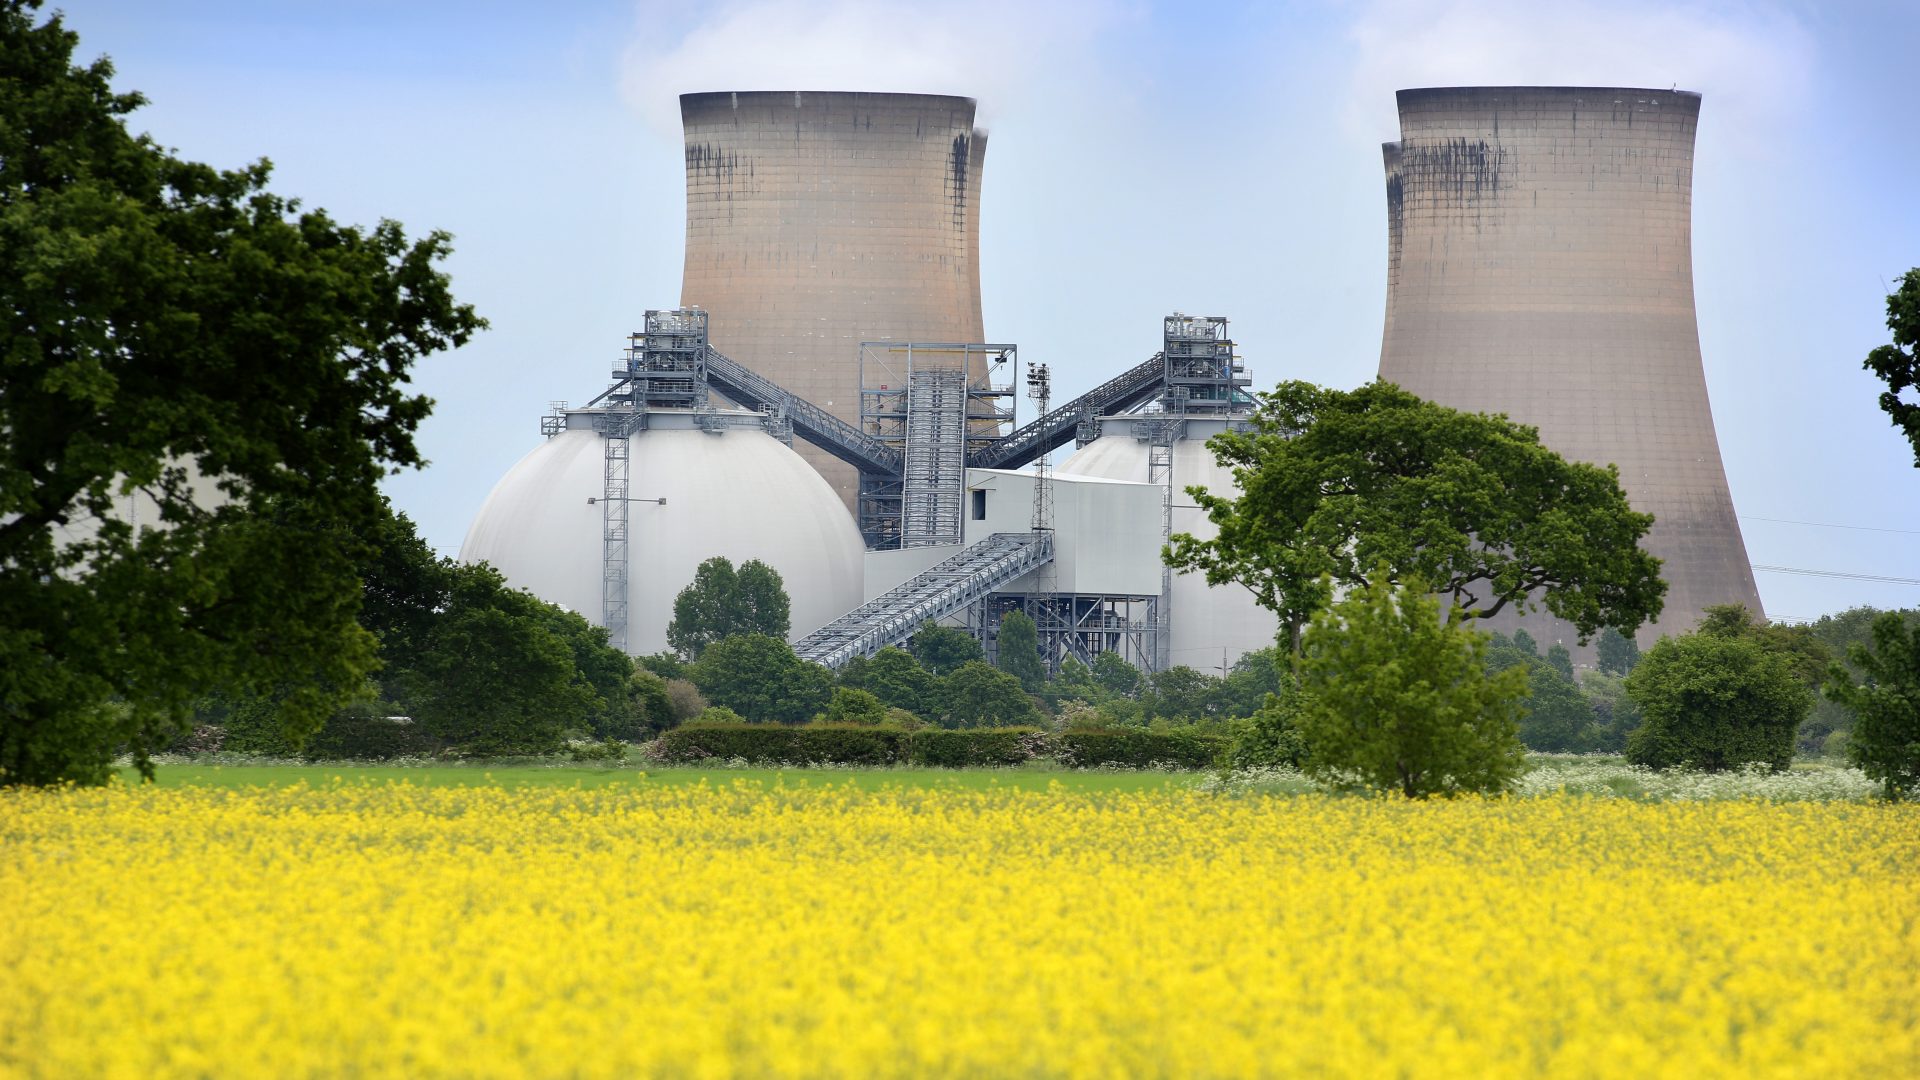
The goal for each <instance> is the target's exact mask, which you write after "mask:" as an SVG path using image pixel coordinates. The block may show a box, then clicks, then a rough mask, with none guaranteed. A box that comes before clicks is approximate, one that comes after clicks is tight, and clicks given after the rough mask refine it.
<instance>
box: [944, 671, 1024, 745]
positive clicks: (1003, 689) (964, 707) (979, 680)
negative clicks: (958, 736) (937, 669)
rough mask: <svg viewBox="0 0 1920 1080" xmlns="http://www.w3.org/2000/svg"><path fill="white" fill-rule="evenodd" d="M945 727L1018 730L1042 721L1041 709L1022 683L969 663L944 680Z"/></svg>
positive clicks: (999, 672)
mask: <svg viewBox="0 0 1920 1080" xmlns="http://www.w3.org/2000/svg"><path fill="white" fill-rule="evenodd" d="M940 683H941V685H940V698H941V703H942V706H943V710H942V713H941V718H940V725H941V726H942V727H953V728H972V727H1018V726H1022V725H1025V724H1036V723H1039V722H1040V710H1039V709H1036V708H1034V705H1033V699H1032V698H1030V697H1028V696H1027V692H1026V691H1025V690H1023V689H1021V688H1020V680H1019V679H1016V678H1014V677H1013V676H1011V675H1009V674H1007V673H1006V672H1004V671H1000V670H997V669H995V668H993V667H991V666H989V665H988V664H987V663H986V662H985V661H983V660H969V661H967V662H966V663H964V664H962V665H960V666H959V667H958V668H955V669H954V670H953V671H952V672H950V673H949V674H948V675H947V676H946V677H945V678H943V679H941V680H940Z"/></svg>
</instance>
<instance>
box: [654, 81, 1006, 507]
mask: <svg viewBox="0 0 1920 1080" xmlns="http://www.w3.org/2000/svg"><path fill="white" fill-rule="evenodd" d="M973 113H974V102H973V99H972V98H961V97H941V96H936V95H927V94H841V93H798V92H791V91H784V92H761V93H718V94H685V95H682V96H681V98H680V116H681V121H682V123H683V125H684V127H685V130H686V147H687V265H686V274H685V277H684V279H683V282H682V285H681V293H680V302H681V305H682V306H683V307H691V306H697V307H702V308H705V309H706V310H707V311H708V313H709V314H710V316H711V320H712V322H711V330H710V333H711V338H712V342H713V347H714V348H716V349H718V350H719V351H720V352H722V353H725V354H726V355H727V356H729V357H731V358H732V359H734V360H736V361H739V362H740V363H742V364H745V365H746V366H747V367H749V368H752V369H753V370H754V371H756V372H758V373H760V374H761V375H764V376H766V377H767V378H769V379H772V380H773V381H775V382H777V383H779V384H780V385H781V386H783V387H785V388H787V389H788V390H791V391H793V392H794V393H796V394H798V395H800V396H801V397H803V398H806V399H808V400H810V401H812V402H813V403H815V404H817V405H819V406H821V407H822V408H825V409H828V410H830V411H832V412H833V413H835V414H836V415H838V416H839V417H841V418H842V419H844V420H847V421H850V422H854V423H858V422H859V419H860V343H861V342H862V341H927V342H978V341H983V340H985V334H984V333H983V331H982V329H981V322H980V268H979V251H980V213H979V206H980V167H981V162H982V159H983V157H984V156H985V153H986V134H985V133H984V132H981V131H976V130H975V129H974V126H973ZM801 452H802V453H803V454H804V455H805V456H806V458H807V460H808V461H809V462H811V463H812V464H813V465H814V467H815V468H817V469H819V470H820V472H821V473H822V474H823V475H825V476H826V477H827V478H828V479H829V480H830V481H831V482H832V483H833V485H834V488H835V489H836V490H837V491H838V492H839V493H840V495H841V497H842V499H844V500H845V501H846V502H847V504H848V505H849V506H851V505H852V502H853V496H854V491H855V478H854V473H853V470H852V469H851V468H850V467H848V466H846V465H844V464H842V463H841V462H840V461H838V460H837V459H834V458H831V457H829V456H827V455H826V454H824V453H822V452H820V451H818V450H815V449H814V448H812V447H805V448H803V449H802V451H801Z"/></svg>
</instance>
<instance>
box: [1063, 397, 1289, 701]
mask: <svg viewBox="0 0 1920 1080" xmlns="http://www.w3.org/2000/svg"><path fill="white" fill-rule="evenodd" d="M1130 426H1131V424H1130V421H1129V420H1127V419H1121V420H1115V421H1109V422H1107V423H1105V424H1103V432H1104V433H1103V434H1102V436H1101V437H1100V438H1099V439H1096V440H1095V441H1093V442H1091V443H1089V444H1087V445H1086V446H1084V447H1082V448H1081V449H1080V450H1078V451H1076V452H1075V453H1074V455H1073V456H1072V457H1070V458H1068V459H1067V460H1066V461H1064V462H1062V463H1061V464H1060V466H1059V468H1058V469H1057V470H1056V471H1057V472H1060V473H1064V474H1067V475H1072V476H1097V477H1102V478H1105V479H1108V480H1138V481H1142V482H1144V481H1146V480H1148V479H1149V477H1148V475H1147V444H1146V443H1144V442H1141V441H1140V440H1138V439H1135V438H1133V437H1132V436H1131V434H1129V428H1130ZM1224 429H1225V424H1224V423H1223V422H1221V421H1208V420H1189V421H1187V438H1184V439H1182V440H1180V441H1179V442H1177V443H1175V444H1174V445H1173V482H1174V486H1175V488H1176V490H1175V491H1174V494H1173V531H1174V532H1176V533H1182V532H1184V533H1192V534H1193V535H1194V536H1197V537H1200V538H1201V539H1203V540H1205V539H1209V538H1211V537H1214V536H1217V535H1219V532H1220V530H1219V529H1218V528H1217V527H1215V525H1214V524H1213V522H1211V521H1208V520H1207V515H1206V514H1205V513H1204V512H1203V511H1201V510H1200V509H1198V508H1197V507H1195V506H1194V505H1193V497H1192V496H1190V495H1188V494H1187V493H1186V488H1187V487H1188V486H1189V485H1192V484H1199V485H1201V486H1203V487H1205V488H1206V489H1207V490H1208V491H1209V492H1212V493H1213V494H1216V495H1227V496H1237V495H1239V494H1240V489H1239V487H1238V486H1236V485H1235V484H1234V482H1233V470H1231V469H1228V468H1225V467H1223V466H1222V465H1221V464H1220V463H1219V462H1218V461H1216V460H1215V459H1214V456H1213V451H1211V450H1208V449H1207V446H1206V440H1207V438H1208V437H1209V436H1212V435H1215V434H1218V433H1219V432H1220V431H1222V430H1224ZM1172 614H1173V642H1172V645H1171V647H1170V653H1171V656H1170V659H1171V661H1172V662H1173V663H1175V664H1185V665H1187V666H1189V667H1195V668H1199V669H1200V670H1202V671H1208V670H1212V669H1214V668H1216V667H1218V666H1219V664H1220V659H1221V654H1222V652H1223V651H1224V652H1225V654H1226V660H1227V663H1229V664H1231V663H1233V662H1234V661H1235V660H1238V659H1239V658H1240V656H1241V654H1243V653H1247V652H1251V651H1253V650H1255V649H1265V648H1268V647H1270V646H1272V645H1273V644H1274V639H1275V637H1276V636H1277V635H1278V634H1279V631H1280V620H1279V618H1278V617H1277V616H1275V615H1274V613H1273V612H1271V611H1268V610H1267V609H1265V608H1263V607H1261V606H1259V605H1258V604H1256V603H1254V602H1253V593H1251V592H1249V591H1247V589H1246V588H1244V587H1243V586H1240V585H1234V584H1227V585H1219V586H1209V585H1208V584H1207V579H1206V575H1204V574H1200V573H1191V574H1178V573H1176V574H1175V575H1174V577H1173V612H1172Z"/></svg>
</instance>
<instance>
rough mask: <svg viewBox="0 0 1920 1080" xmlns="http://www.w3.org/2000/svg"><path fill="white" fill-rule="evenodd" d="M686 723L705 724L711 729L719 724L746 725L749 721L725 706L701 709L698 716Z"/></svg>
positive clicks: (711, 706) (710, 706)
mask: <svg viewBox="0 0 1920 1080" xmlns="http://www.w3.org/2000/svg"><path fill="white" fill-rule="evenodd" d="M688 723H693V724H706V725H708V726H709V727H712V726H715V725H721V724H746V723H751V721H749V720H748V719H747V718H746V717H744V716H741V715H740V714H739V713H737V712H734V711H733V710H732V709H729V708H727V707H726V706H725V705H709V706H707V707H706V708H704V709H701V710H700V715H698V716H696V717H694V718H693V719H692V720H690V721H688Z"/></svg>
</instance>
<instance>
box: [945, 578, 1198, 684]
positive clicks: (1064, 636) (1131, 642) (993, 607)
mask: <svg viewBox="0 0 1920 1080" xmlns="http://www.w3.org/2000/svg"><path fill="white" fill-rule="evenodd" d="M1159 604H1160V601H1159V598H1158V597H1153V596H1106V595H1099V594H1087V593H1055V594H1053V595H1052V596H1050V597H1048V598H1047V599H1046V601H1045V602H1044V605H1043V606H1044V607H1045V608H1046V611H1045V612H1044V613H1043V614H1045V615H1046V616H1047V619H1046V623H1045V626H1044V627H1043V628H1041V629H1039V637H1040V651H1041V654H1042V655H1044V656H1047V657H1048V658H1049V662H1050V663H1051V664H1052V665H1053V670H1055V671H1056V672H1057V671H1058V670H1059V665H1060V664H1062V663H1065V662H1066V660H1067V658H1068V657H1072V658H1073V659H1075V660H1078V661H1080V662H1081V663H1083V664H1086V665H1087V666H1089V667H1091V666H1092V665H1093V661H1094V659H1095V658H1096V657H1098V656H1099V655H1100V654H1101V653H1107V652H1110V653H1117V654H1119V656H1120V658H1121V659H1123V660H1125V661H1126V662H1127V663H1129V664H1132V665H1133V666H1134V667H1136V668H1139V669H1140V670H1141V671H1146V672H1151V671H1156V670H1159V669H1158V668H1156V667H1155V664H1156V662H1157V657H1158V655H1159V653H1160V638H1161V636H1162V635H1161V632H1160V619H1159V614H1158V608H1159ZM1035 606H1036V601H1035V599H1034V598H1033V597H1032V596H1027V595H1021V594H1019V593H997V594H995V595H993V596H990V597H987V598H985V599H984V600H982V601H981V602H980V603H978V604H975V605H973V606H972V607H970V608H968V609H967V613H966V619H967V630H968V632H969V633H971V634H973V635H974V636H975V637H976V638H978V639H980V643H981V645H982V646H983V647H984V648H985V649H986V650H987V654H988V656H989V657H993V656H995V655H997V653H998V648H997V645H998V643H997V642H996V641H995V640H994V639H995V637H996V636H997V634H998V633H999V629H1000V620H1001V618H1002V617H1004V616H1005V615H1006V613H1007V612H1009V611H1028V612H1029V613H1030V612H1031V610H1032V609H1033V608H1034V607H1035ZM1034 618H1035V622H1036V623H1038V622H1039V618H1038V617H1037V616H1036V617H1034Z"/></svg>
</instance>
